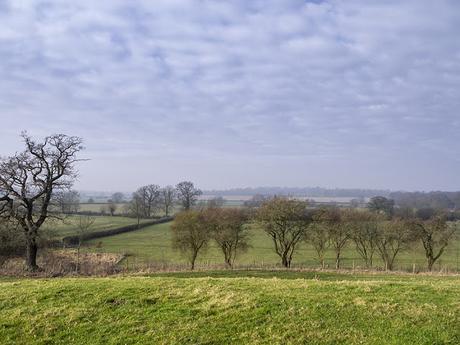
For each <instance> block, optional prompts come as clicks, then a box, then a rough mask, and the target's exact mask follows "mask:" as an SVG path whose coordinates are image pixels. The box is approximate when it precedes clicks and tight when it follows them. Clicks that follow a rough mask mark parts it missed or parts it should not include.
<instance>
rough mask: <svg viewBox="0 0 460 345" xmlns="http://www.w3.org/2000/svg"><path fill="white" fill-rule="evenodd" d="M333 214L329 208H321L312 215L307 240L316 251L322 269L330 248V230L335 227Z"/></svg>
mask: <svg viewBox="0 0 460 345" xmlns="http://www.w3.org/2000/svg"><path fill="white" fill-rule="evenodd" d="M331 213H332V212H330V210H329V209H327V208H320V209H318V210H316V211H315V212H314V213H313V215H312V220H313V222H312V224H311V225H310V228H309V229H308V232H307V234H306V236H305V240H306V241H307V242H308V243H310V244H311V245H312V246H313V248H314V249H315V252H316V255H317V257H318V261H319V263H320V265H321V268H324V267H325V255H326V251H327V249H328V248H329V245H330V241H329V228H330V226H331V225H333V224H332V223H333V219H331V216H332V215H331Z"/></svg>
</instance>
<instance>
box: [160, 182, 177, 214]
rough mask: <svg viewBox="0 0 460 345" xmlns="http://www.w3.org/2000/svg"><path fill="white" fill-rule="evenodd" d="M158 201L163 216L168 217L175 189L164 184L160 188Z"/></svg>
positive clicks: (174, 199)
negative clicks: (161, 207)
mask: <svg viewBox="0 0 460 345" xmlns="http://www.w3.org/2000/svg"><path fill="white" fill-rule="evenodd" d="M160 199H161V201H160V203H161V205H162V206H163V210H164V212H165V216H166V217H168V216H169V213H170V211H171V207H173V205H174V203H175V201H176V189H175V188H174V187H173V186H166V187H163V188H161V190H160Z"/></svg>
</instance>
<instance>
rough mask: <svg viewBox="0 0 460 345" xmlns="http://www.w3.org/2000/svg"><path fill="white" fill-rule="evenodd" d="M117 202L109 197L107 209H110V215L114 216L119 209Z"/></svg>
mask: <svg viewBox="0 0 460 345" xmlns="http://www.w3.org/2000/svg"><path fill="white" fill-rule="evenodd" d="M117 208H118V206H117V204H116V203H115V202H113V200H111V199H109V200H108V204H107V209H108V210H109V213H110V215H111V216H112V217H113V216H114V215H115V212H116V211H117Z"/></svg>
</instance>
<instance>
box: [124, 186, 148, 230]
mask: <svg viewBox="0 0 460 345" xmlns="http://www.w3.org/2000/svg"><path fill="white" fill-rule="evenodd" d="M127 211H128V214H130V215H131V216H134V217H136V218H137V227H139V224H140V220H141V217H142V216H143V214H144V202H143V199H142V197H141V196H140V195H139V194H137V193H133V197H132V199H131V201H130V202H129V204H128V206H127Z"/></svg>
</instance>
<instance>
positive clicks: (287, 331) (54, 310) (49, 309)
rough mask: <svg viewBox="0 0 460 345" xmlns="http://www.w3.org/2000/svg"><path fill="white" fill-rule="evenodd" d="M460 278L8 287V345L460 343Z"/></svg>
mask: <svg viewBox="0 0 460 345" xmlns="http://www.w3.org/2000/svg"><path fill="white" fill-rule="evenodd" d="M459 301H460V278H459V277H434V276H399V275H394V276H393V275H385V276H378V275H377V276H370V275H358V276H356V275H355V276H352V275H337V274H330V273H328V274H320V273H302V272H286V273H285V272H279V273H274V272H214V273H212V272H208V273H203V272H199V273H185V274H177V273H176V274H161V275H160V274H159V275H154V276H151V277H116V278H65V279H51V280H46V279H36V280H32V279H3V280H1V279H0V310H1V311H2V312H1V313H0V344H13V343H14V344H51V343H52V344H85V343H86V344H89V343H91V344H307V343H308V344H373V345H377V344H430V345H431V344H459V343H460V327H458V325H459V324H460V303H459Z"/></svg>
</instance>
